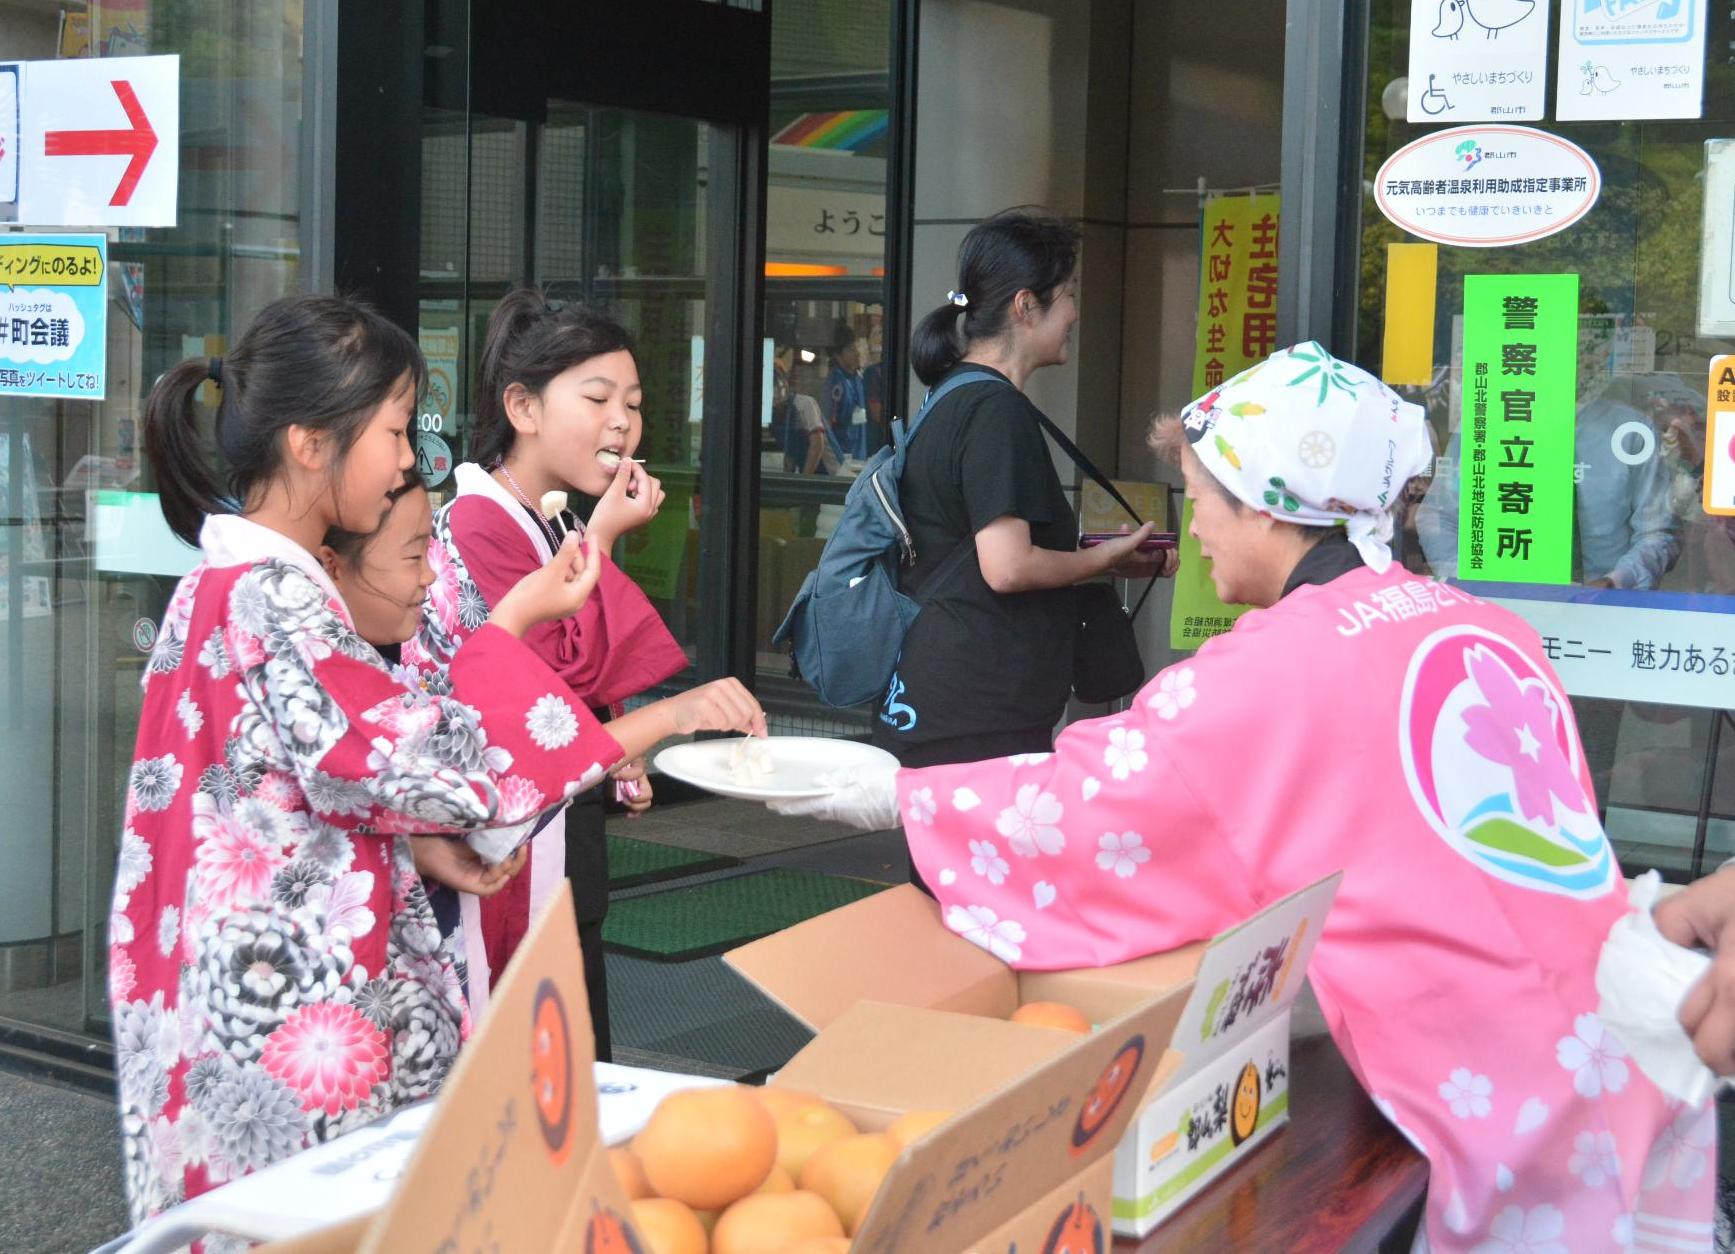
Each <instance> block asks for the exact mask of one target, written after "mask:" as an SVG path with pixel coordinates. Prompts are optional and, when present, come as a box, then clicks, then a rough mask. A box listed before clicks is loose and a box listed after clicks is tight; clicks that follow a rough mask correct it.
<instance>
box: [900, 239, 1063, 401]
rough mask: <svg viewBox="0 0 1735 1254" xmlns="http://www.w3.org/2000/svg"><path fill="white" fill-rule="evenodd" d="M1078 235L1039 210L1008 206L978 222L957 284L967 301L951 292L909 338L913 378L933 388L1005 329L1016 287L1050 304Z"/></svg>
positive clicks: (961, 253)
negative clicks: (976, 346)
mask: <svg viewBox="0 0 1735 1254" xmlns="http://www.w3.org/2000/svg"><path fill="white" fill-rule="evenodd" d="M1078 242H1079V232H1078V228H1077V227H1076V226H1074V225H1073V224H1072V223H1070V222H1067V221H1065V220H1064V219H1062V218H1056V217H1052V216H1050V215H1049V214H1045V213H1041V212H1039V211H1037V210H1035V209H1028V208H1024V209H1007V210H1004V211H1002V212H1000V213H997V214H995V215H994V216H993V217H992V218H989V219H988V220H987V221H986V222H983V223H981V224H980V225H978V226H976V227H973V228H972V229H971V231H970V233H969V234H968V235H966V236H965V237H964V242H963V244H961V245H960V246H959V248H958V286H957V289H956V291H957V293H958V294H959V295H960V296H962V298H963V299H964V301H965V303H964V304H962V305H959V304H957V303H955V302H954V301H953V300H952V299H951V298H950V297H948V298H947V301H946V303H945V304H944V305H941V306H940V307H939V308H937V309H935V310H933V311H932V312H931V313H929V314H928V315H927V316H926V317H924V318H923V319H922V320H921V321H920V322H919V323H917V324H916V329H915V333H914V334H913V335H911V337H910V365H911V367H912V368H913V369H914V370H915V372H916V377H917V378H918V379H920V380H921V381H922V382H923V383H924V384H926V385H927V386H929V387H933V386H934V384H936V383H938V382H939V380H940V377H941V376H942V375H944V374H945V373H946V372H947V371H948V370H950V369H951V368H952V367H953V366H955V365H957V364H958V362H959V361H960V360H961V359H962V358H963V356H964V354H965V353H967V352H968V351H970V346H971V345H972V344H975V343H976V342H978V341H980V340H991V339H993V338H994V337H995V336H997V335H1000V334H1001V333H1003V332H1004V331H1005V330H1006V323H1007V313H1008V311H1009V310H1010V309H1011V307H1012V298H1013V297H1014V296H1016V295H1018V293H1019V292H1022V291H1026V290H1028V291H1032V292H1035V293H1036V296H1037V299H1038V300H1040V301H1041V302H1042V304H1043V306H1044V307H1046V306H1047V305H1048V303H1049V302H1050V301H1052V300H1053V299H1054V296H1055V293H1056V292H1058V291H1059V290H1060V288H1061V287H1062V286H1063V285H1064V284H1065V283H1066V281H1067V280H1068V279H1070V278H1072V273H1073V271H1074V270H1075V269H1076V268H1077V266H1078ZM960 315H962V318H963V321H962V325H961V326H960V323H959V316H960Z"/></svg>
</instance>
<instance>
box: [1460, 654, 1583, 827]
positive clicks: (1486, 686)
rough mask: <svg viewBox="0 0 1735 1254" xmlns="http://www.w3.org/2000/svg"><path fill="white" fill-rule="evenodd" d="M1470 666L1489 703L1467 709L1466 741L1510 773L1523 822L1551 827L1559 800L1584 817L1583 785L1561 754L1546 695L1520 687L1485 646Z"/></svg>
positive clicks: (1553, 713) (1556, 721)
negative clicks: (1528, 820)
mask: <svg viewBox="0 0 1735 1254" xmlns="http://www.w3.org/2000/svg"><path fill="white" fill-rule="evenodd" d="M1467 666H1468V669H1469V672H1470V678H1471V679H1473V680H1474V681H1475V683H1476V687H1477V688H1478V689H1480V690H1481V693H1482V700H1483V701H1484V702H1485V703H1486V704H1484V705H1473V706H1471V707H1470V708H1469V709H1467V710H1465V711H1464V724H1465V727H1466V728H1467V730H1468V733H1469V734H1468V735H1467V736H1466V737H1465V743H1467V744H1468V745H1469V746H1470V748H1472V749H1474V750H1475V751H1476V752H1477V753H1479V754H1480V755H1482V756H1483V757H1484V758H1487V759H1488V761H1490V762H1493V763H1496V764H1498V765H1500V766H1504V767H1507V768H1508V769H1510V770H1511V772H1512V778H1513V782H1514V784H1515V785H1516V793H1517V801H1518V808H1519V810H1520V812H1522V813H1523V815H1524V817H1525V818H1527V819H1532V820H1539V821H1541V822H1544V823H1552V822H1553V821H1554V803H1555V802H1556V801H1558V802H1559V803H1560V804H1561V805H1564V806H1565V807H1566V808H1567V809H1569V810H1575V811H1578V812H1580V813H1583V812H1584V810H1585V796H1584V785H1583V784H1581V783H1580V782H1579V779H1578V776H1577V775H1576V774H1574V772H1573V769H1572V766H1571V764H1570V763H1568V762H1567V760H1566V755H1565V754H1564V753H1562V752H1561V750H1560V742H1559V741H1558V740H1557V739H1556V735H1557V732H1558V727H1559V718H1560V712H1559V711H1558V710H1556V709H1555V708H1554V703H1553V702H1552V701H1551V700H1549V698H1548V695H1547V693H1545V692H1543V691H1542V690H1541V688H1539V687H1533V686H1523V685H1520V684H1519V682H1518V677H1517V676H1516V675H1514V674H1513V673H1512V672H1511V670H1510V669H1508V668H1507V666H1506V663H1504V662H1502V661H1501V660H1500V659H1499V658H1498V657H1496V656H1495V655H1494V654H1493V653H1492V652H1491V651H1489V650H1488V649H1486V648H1478V649H1476V650H1474V651H1473V652H1472V653H1471V655H1470V657H1469V658H1468V659H1467Z"/></svg>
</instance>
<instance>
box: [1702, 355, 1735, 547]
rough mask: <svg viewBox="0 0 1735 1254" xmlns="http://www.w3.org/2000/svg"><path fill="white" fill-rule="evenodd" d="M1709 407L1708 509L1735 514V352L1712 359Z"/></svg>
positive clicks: (1722, 513)
mask: <svg viewBox="0 0 1735 1254" xmlns="http://www.w3.org/2000/svg"><path fill="white" fill-rule="evenodd" d="M1705 408H1706V414H1705V512H1706V513H1707V514H1721V515H1723V516H1725V517H1730V516H1735V354H1727V353H1725V354H1722V355H1720V356H1717V357H1713V358H1711V376H1710V379H1709V380H1708V382H1707V384H1706V388H1705Z"/></svg>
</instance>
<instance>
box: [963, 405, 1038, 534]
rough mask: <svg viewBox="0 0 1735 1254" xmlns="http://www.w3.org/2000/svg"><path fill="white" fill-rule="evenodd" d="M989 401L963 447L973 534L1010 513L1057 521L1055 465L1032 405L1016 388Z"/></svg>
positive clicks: (1032, 520) (974, 416)
mask: <svg viewBox="0 0 1735 1254" xmlns="http://www.w3.org/2000/svg"><path fill="white" fill-rule="evenodd" d="M996 391H997V392H999V393H1000V394H999V395H995V396H990V397H985V398H983V400H982V403H981V404H980V405H979V406H978V407H977V409H976V412H975V413H973V414H972V415H971V416H970V423H969V427H968V429H967V430H966V431H965V432H964V438H963V440H962V441H961V443H960V446H959V457H958V468H959V473H960V482H959V485H958V486H959V491H960V493H961V495H962V497H963V500H964V509H965V512H966V514H967V515H968V517H969V522H970V531H971V533H972V534H974V533H975V532H978V531H980V530H982V528H984V527H986V526H987V525H988V524H989V523H991V522H993V521H994V520H995V519H996V518H1003V517H1005V516H1006V515H1008V514H1010V515H1012V516H1013V517H1014V518H1022V519H1024V520H1025V521H1026V522H1029V523H1032V524H1038V523H1046V522H1052V521H1053V519H1054V508H1053V501H1054V497H1055V494H1056V484H1055V482H1054V480H1055V474H1054V464H1053V463H1052V462H1051V461H1050V460H1049V456H1048V442H1047V441H1046V440H1044V439H1043V437H1042V429H1041V427H1040V426H1038V425H1037V421H1036V415H1035V414H1034V413H1032V412H1030V409H1031V406H1030V402H1029V401H1028V400H1026V399H1025V398H1024V397H1023V396H1022V395H1020V394H1018V393H1016V392H1011V390H1010V389H1004V390H1002V389H996Z"/></svg>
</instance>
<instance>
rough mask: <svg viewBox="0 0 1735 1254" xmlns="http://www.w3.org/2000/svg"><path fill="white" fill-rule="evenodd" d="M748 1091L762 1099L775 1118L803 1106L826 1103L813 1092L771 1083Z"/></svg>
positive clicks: (779, 1117)
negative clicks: (775, 1086) (802, 1091)
mask: <svg viewBox="0 0 1735 1254" xmlns="http://www.w3.org/2000/svg"><path fill="white" fill-rule="evenodd" d="M747 1091H748V1092H749V1093H751V1094H753V1096H755V1097H757V1098H758V1099H759V1100H760V1102H761V1103H762V1104H763V1105H764V1106H765V1109H766V1110H769V1111H770V1112H771V1117H772V1118H773V1119H781V1118H782V1117H783V1116H784V1115H786V1114H788V1113H789V1112H790V1111H792V1110H799V1109H800V1108H801V1107H803V1106H823V1105H824V1104H825V1103H824V1102H822V1101H820V1099H819V1098H817V1097H815V1096H814V1095H813V1094H812V1093H800V1092H797V1091H796V1090H794V1089H780V1088H774V1087H772V1086H771V1085H765V1086H763V1087H759V1088H749V1089H748V1090H747Z"/></svg>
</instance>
